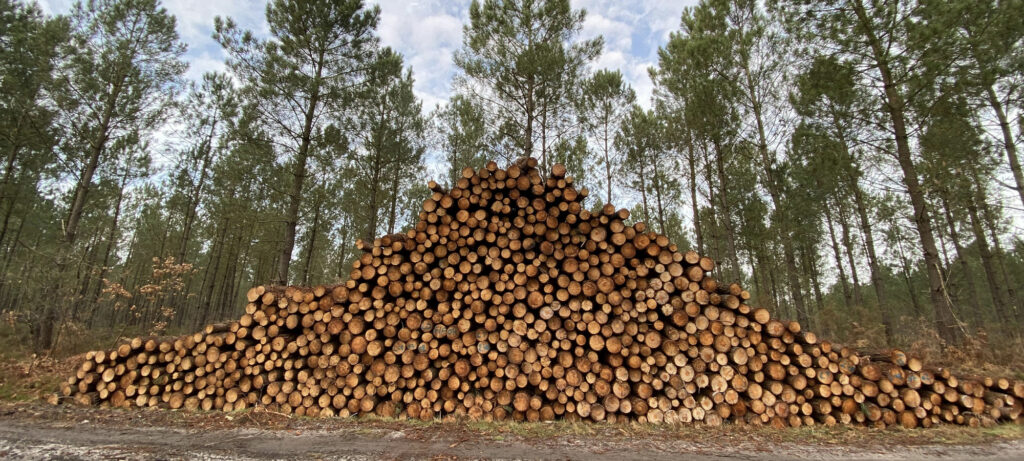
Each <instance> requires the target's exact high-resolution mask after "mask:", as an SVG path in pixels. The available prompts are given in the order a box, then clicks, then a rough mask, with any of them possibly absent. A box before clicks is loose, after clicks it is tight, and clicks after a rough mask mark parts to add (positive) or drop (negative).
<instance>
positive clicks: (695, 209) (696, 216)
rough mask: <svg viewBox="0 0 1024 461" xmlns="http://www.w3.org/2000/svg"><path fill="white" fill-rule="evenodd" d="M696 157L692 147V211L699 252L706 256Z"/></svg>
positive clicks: (690, 160)
mask: <svg viewBox="0 0 1024 461" xmlns="http://www.w3.org/2000/svg"><path fill="white" fill-rule="evenodd" d="M694 157H695V156H694V154H693V148H692V146H691V147H690V151H689V154H688V155H687V159H688V160H689V164H690V209H691V212H692V213H693V233H694V234H695V235H694V236H695V237H696V240H697V252H698V253H700V254H704V232H703V230H702V229H701V225H700V206H699V205H698V204H697V171H696V170H697V167H696V165H695V164H696V163H697V161H696V158H694Z"/></svg>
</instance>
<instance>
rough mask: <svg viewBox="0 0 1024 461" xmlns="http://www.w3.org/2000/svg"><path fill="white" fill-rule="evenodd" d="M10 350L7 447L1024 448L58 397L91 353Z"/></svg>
mask: <svg viewBox="0 0 1024 461" xmlns="http://www.w3.org/2000/svg"><path fill="white" fill-rule="evenodd" d="M7 352H10V351H9V350H7V351H0V459H8V458H10V459H104V460H105V459H292V458H301V459H424V458H425V459H585V460H587V461H598V460H604V459H614V460H623V459H645V460H658V459H679V457H680V455H682V456H683V457H685V458H686V459H696V460H712V459H736V458H739V459H765V460H769V459H772V460H773V459H816V460H817V459H882V460H890V459H892V460H896V459H899V460H903V459H965V458H973V459H975V460H1011V459H1024V425H1012V424H1011V425H1001V426H996V427H990V428H963V427H953V426H940V427H936V428H930V429H915V430H905V429H902V428H890V429H884V430H876V429H868V428H862V427H835V428H824V427H814V428H806V427H805V428H791V429H783V430H775V429H771V428H767V427H762V428H755V427H744V426H736V425H725V426H722V427H705V426H682V427H680V426H675V427H665V426H651V425H640V424H592V423H580V422H552V423H515V422H500V423H495V422H473V421H459V420H453V421H436V422H419V421H397V420H380V419H375V418H372V417H364V418H361V419H354V418H346V419H341V418H323V419H317V418H305V417H296V416H287V415H284V414H280V413H275V412H270V411H266V410H263V409H247V410H243V411H238V412H232V413H223V412H184V411H171V410H157V409H143V410H120V409H107V408H94V407H79V406H75V405H71V404H65V405H60V406H52V405H48V404H46V403H44V402H43V401H42V400H41V398H42V397H43V396H45V395H47V394H52V393H53V392H55V391H56V389H57V387H58V384H59V382H60V381H61V380H63V379H64V377H66V376H69V375H70V374H71V373H72V372H73V370H74V368H75V366H76V365H77V364H78V362H79V361H80V357H78V358H76V357H69V358H65V359H60V360H56V359H51V358H36V357H34V356H31V355H22V354H17V355H15V354H8V353H7Z"/></svg>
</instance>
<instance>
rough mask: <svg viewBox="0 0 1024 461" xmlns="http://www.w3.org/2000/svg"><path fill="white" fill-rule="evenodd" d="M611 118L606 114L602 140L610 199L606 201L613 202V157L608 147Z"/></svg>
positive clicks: (606, 183) (606, 182)
mask: <svg viewBox="0 0 1024 461" xmlns="http://www.w3.org/2000/svg"><path fill="white" fill-rule="evenodd" d="M609 118H610V117H608V115H607V114H605V118H604V120H605V121H604V124H603V125H604V138H603V139H602V141H603V142H604V173H605V175H606V177H605V179H606V181H605V185H606V186H607V188H608V199H607V200H606V201H605V202H604V203H612V159H611V152H610V151H609V148H608V139H609V134H608V125H609V124H610V123H611V122H610V120H608V119H609Z"/></svg>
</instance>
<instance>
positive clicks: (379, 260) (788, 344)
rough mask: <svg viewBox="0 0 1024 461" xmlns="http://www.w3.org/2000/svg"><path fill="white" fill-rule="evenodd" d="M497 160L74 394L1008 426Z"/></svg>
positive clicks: (206, 406) (1017, 401)
mask: <svg viewBox="0 0 1024 461" xmlns="http://www.w3.org/2000/svg"><path fill="white" fill-rule="evenodd" d="M551 173H552V174H551V175H550V177H547V178H543V177H542V176H541V175H540V173H539V171H538V169H537V162H536V160H534V159H523V160H520V161H517V162H515V163H514V164H513V165H511V166H509V168H508V169H500V168H498V167H497V165H496V164H495V163H493V162H492V163H489V164H488V165H487V166H486V167H485V168H482V169H480V170H479V171H475V170H473V169H471V168H467V169H466V170H464V171H463V174H462V178H461V179H459V180H458V182H457V183H456V184H455V185H454V186H453V187H452V188H451V189H450V190H444V189H442V188H441V187H439V186H438V185H437V184H434V183H431V184H430V187H431V190H432V195H431V197H430V198H429V199H427V200H426V201H425V202H424V204H423V208H422V210H421V212H420V214H419V222H418V223H417V225H416V226H415V228H413V229H412V230H410V231H408V232H406V233H403V234H396V235H388V236H384V237H381V238H378V239H376V240H375V241H373V242H372V243H370V242H367V243H365V244H361V245H360V247H361V249H362V250H363V251H364V253H363V254H362V255H361V257H360V258H359V259H358V260H356V261H355V262H354V263H353V266H352V272H351V276H350V278H349V279H348V280H347V281H345V282H344V283H342V284H339V285H336V286H316V287H255V288H253V289H251V290H249V292H248V294H247V297H248V301H249V302H248V304H247V305H246V307H245V314H244V315H243V316H242V317H241V318H239V319H238V320H237V321H234V322H230V323H223V324H216V325H210V326H208V327H206V329H205V330H203V331H202V332H198V333H196V334H193V335H189V336H183V337H176V338H135V339H132V340H130V341H126V342H124V343H122V344H120V345H119V346H118V347H117V348H115V349H114V350H111V351H100V352H91V353H88V354H86V355H85V361H84V363H83V364H82V365H81V367H79V368H78V370H77V372H76V373H75V375H74V376H71V377H70V378H69V379H68V380H67V381H66V382H65V383H64V384H63V386H62V389H61V391H62V392H61V393H62V395H63V396H66V397H67V398H71V399H73V400H74V401H75V402H79V403H82V404H99V405H106V406H112V407H154V406H155V407H166V408H171V409H178V408H185V409H190V410H196V409H202V410H224V411H232V410H238V409H242V408H248V407H254V406H264V407H266V408H268V409H271V410H273V411H278V412H283V413H290V414H297V415H307V416H350V415H361V414H369V413H373V414H376V415H380V416H385V417H408V418H419V419H431V418H436V417H442V416H447V415H460V416H465V417H468V418H474V419H494V420H506V419H512V420H526V421H540V420H552V419H570V420H592V421H609V422H622V421H639V422H648V423H655V424H661V423H664V424H675V423H694V422H703V423H706V424H709V425H718V424H722V423H723V422H724V421H732V422H735V423H744V424H757V425H760V424H770V425H773V426H778V427H783V426H802V425H818V424H823V425H835V424H860V425H870V426H877V427H885V426H892V425H902V426H904V427H917V426H925V427H927V426H932V425H936V424H941V423H950V424H965V425H980V424H989V423H993V422H997V421H1021V413H1022V410H1024V382H1020V381H1012V380H1009V379H991V378H984V377H960V376H955V375H954V374H952V373H951V372H950V371H949V370H947V369H938V368H929V367H927V366H925V365H924V364H923V363H922V362H921V361H920V360H917V359H915V358H913V357H908V356H907V355H906V354H904V353H903V352H901V351H898V350H891V351H885V352H879V353H872V354H868V353H862V352H859V351H857V350H854V349H851V348H847V347H842V346H840V345H837V344H833V343H831V342H829V341H824V340H820V339H819V338H817V336H816V335H814V334H813V333H811V332H808V331H804V330H803V329H802V326H801V325H800V324H799V323H797V322H792V321H780V320H777V319H775V318H773V317H772V315H771V314H770V313H769V312H768V311H767V310H765V309H763V308H755V307H752V306H750V305H749V304H748V303H747V301H748V300H749V298H750V295H749V293H748V292H747V291H745V290H743V288H742V287H740V286H739V285H738V284H735V283H732V284H727V283H721V282H719V281H718V280H717V279H716V278H714V277H713V276H711V272H712V271H713V270H714V266H715V264H714V261H713V260H712V259H710V258H707V257H704V256H701V255H699V254H697V253H696V252H693V251H680V250H679V249H678V248H677V247H676V246H675V245H673V244H672V243H671V242H669V240H668V238H666V237H665V236H664V235H658V234H656V233H653V232H651V231H650V230H649V229H648V228H647V227H646V226H645V225H644V224H643V223H639V222H638V223H633V224H630V223H629V222H628V218H629V213H628V211H626V210H615V208H614V207H612V206H611V205H606V206H604V207H603V208H602V209H601V210H600V211H597V212H593V213H592V212H590V211H588V210H586V209H585V208H584V207H583V206H582V200H583V199H584V198H585V197H586V196H587V190H586V189H585V188H581V189H577V188H576V187H575V185H574V184H573V180H572V178H570V177H566V176H565V168H564V167H562V166H561V165H555V166H554V167H553V168H552V172H551Z"/></svg>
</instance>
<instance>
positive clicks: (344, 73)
mask: <svg viewBox="0 0 1024 461" xmlns="http://www.w3.org/2000/svg"><path fill="white" fill-rule="evenodd" d="M379 15H380V8H379V7H373V8H370V9H366V8H364V7H363V2H362V1H361V0H343V1H332V0H316V1H300V0H275V1H273V2H271V3H270V4H268V5H267V11H266V18H267V24H268V25H269V28H270V37H269V38H267V39H266V40H259V39H257V38H255V36H254V35H253V34H252V33H251V32H248V31H246V32H242V31H241V30H239V29H238V27H237V26H236V25H235V24H234V22H233V21H232V20H231V19H230V18H228V19H227V20H223V19H221V18H219V17H218V18H216V19H215V21H214V23H215V29H216V32H215V34H214V36H215V38H216V39H217V40H218V41H219V42H220V44H221V46H223V47H224V49H225V51H227V53H228V55H229V59H228V67H229V68H230V69H231V71H232V72H233V73H234V75H235V77H237V78H238V79H239V80H241V81H242V83H243V84H244V85H245V87H244V89H243V95H244V97H245V98H247V99H248V100H249V101H252V102H253V104H252V107H253V108H254V109H255V110H257V111H259V117H258V119H259V122H260V123H261V124H262V125H263V127H264V130H266V131H267V132H268V133H269V134H270V135H271V137H272V138H273V139H274V143H275V146H276V147H277V149H278V150H279V153H278V155H279V156H280V157H281V158H283V159H284V167H285V168H287V169H288V171H289V172H290V176H291V177H290V178H289V184H288V192H287V194H286V195H287V204H286V210H287V211H286V213H285V215H284V223H285V226H284V240H283V242H282V244H281V247H280V252H279V255H278V262H277V270H276V271H275V273H274V274H273V276H272V278H271V282H272V283H276V284H285V283H287V282H288V281H289V278H288V275H289V266H290V265H291V260H292V251H293V250H294V248H295V240H296V235H297V229H298V225H299V212H300V210H301V209H302V201H303V199H304V197H305V191H306V189H307V187H308V184H306V177H307V176H308V175H309V166H310V163H311V162H310V160H311V157H312V156H313V155H316V154H317V153H326V152H328V151H329V149H328V148H327V147H326V146H329V145H331V144H333V143H337V142H339V136H340V132H339V130H338V129H337V128H336V127H334V128H332V127H331V125H332V122H333V121H334V120H336V119H337V118H338V116H339V114H340V113H341V112H342V111H343V110H344V109H345V106H346V104H347V103H349V102H351V101H353V100H354V94H355V89H356V88H357V87H358V86H359V85H360V84H361V83H362V76H363V74H364V72H366V69H367V67H368V66H369V65H370V63H371V62H372V57H373V53H374V50H375V47H376V43H377V38H376V36H375V35H374V33H373V32H374V29H375V28H376V26H377V21H378V17H379Z"/></svg>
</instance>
